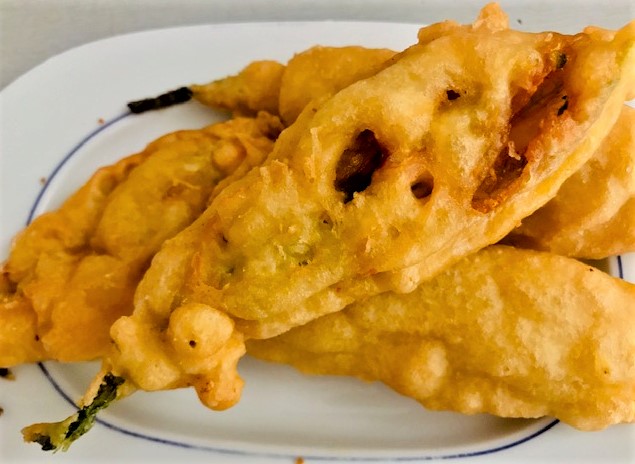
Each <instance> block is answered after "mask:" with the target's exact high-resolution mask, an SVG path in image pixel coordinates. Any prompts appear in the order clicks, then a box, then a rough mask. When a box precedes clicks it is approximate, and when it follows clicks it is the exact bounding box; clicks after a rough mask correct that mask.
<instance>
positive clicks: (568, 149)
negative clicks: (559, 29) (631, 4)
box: [0, 4, 635, 449]
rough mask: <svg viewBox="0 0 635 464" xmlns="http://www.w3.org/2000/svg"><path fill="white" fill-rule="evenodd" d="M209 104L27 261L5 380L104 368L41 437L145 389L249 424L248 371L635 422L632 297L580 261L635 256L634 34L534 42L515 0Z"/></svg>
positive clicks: (222, 89) (32, 231)
mask: <svg viewBox="0 0 635 464" xmlns="http://www.w3.org/2000/svg"><path fill="white" fill-rule="evenodd" d="M191 90H192V93H193V95H194V97H195V98H196V99H197V100H199V101H200V102H202V103H205V104H208V105H210V106H213V107H215V108H224V109H228V110H230V111H231V112H232V113H233V118H232V119H230V120H229V121H228V122H225V123H221V124H218V125H215V126H211V127H208V128H205V129H202V130H199V131H189V132H182V133H177V134H171V135H167V136H165V137H163V138H161V139H159V140H158V141H156V142H154V143H152V144H151V145H149V147H148V148H147V149H146V150H145V151H143V152H142V153H140V154H137V155H134V156H132V157H130V158H127V159H125V160H123V161H121V162H120V163H117V164H116V165H114V166H111V167H108V168H103V169H102V170H100V171H99V172H98V173H96V174H95V176H94V177H93V178H92V179H91V180H90V181H89V183H88V184H87V185H86V186H85V187H83V188H82V189H81V190H80V191H79V192H78V193H76V194H75V195H74V196H73V197H71V198H70V199H69V200H68V201H67V202H66V203H65V204H64V205H63V206H62V208H61V209H60V210H58V211H56V212H52V213H48V214H46V215H44V216H42V217H41V218H39V219H37V220H36V221H34V222H33V224H31V225H30V226H29V227H27V229H26V230H25V231H24V232H23V233H22V234H21V235H20V236H19V237H18V238H17V240H16V242H15V245H14V247H13V250H12V252H11V255H10V256H9V259H8V260H7V262H6V263H5V266H4V273H3V282H2V288H1V290H2V297H1V298H2V300H1V301H2V303H1V306H0V320H1V321H2V324H0V348H1V351H0V365H5V366H10V365H15V364H19V363H23V362H32V361H37V360H44V359H57V360H63V361H80V360H87V359H93V358H95V357H98V358H101V359H102V370H101V372H100V374H99V375H98V376H97V378H96V379H95V381H94V383H93V384H92V386H91V387H90V388H89V389H88V391H87V393H86V396H85V398H84V399H83V403H82V404H83V409H82V410H81V411H80V413H78V414H76V415H74V416H71V417H70V418H68V419H67V420H66V421H64V422H61V423H56V424H36V425H33V426H30V427H27V428H26V429H25V431H24V433H25V438H26V439H27V440H28V441H36V442H38V443H40V444H41V445H42V446H43V448H45V449H58V448H62V449H64V448H66V447H67V446H68V445H69V444H70V443H71V442H72V441H73V440H74V439H76V438H77V437H78V436H79V435H81V434H82V433H84V432H85V431H86V430H87V429H88V428H89V427H90V424H91V421H92V420H94V414H96V412H97V411H98V410H99V409H100V408H102V407H103V406H105V405H107V403H108V402H110V401H112V400H113V399H116V398H122V397H124V396H127V395H129V394H131V393H133V392H134V391H136V390H146V391H156V390H164V389H173V388H184V387H190V386H193V387H194V388H195V389H196V391H197V393H198V395H199V398H200V399H201V401H202V402H203V403H204V404H205V405H206V406H208V407H210V408H212V409H224V408H227V407H230V406H232V405H233V404H235V403H236V402H237V401H238V400H239V398H240V393H241V389H242V385H243V381H242V379H241V377H240V376H239V375H238V372H237V364H238V361H239V360H240V359H241V358H242V357H243V355H244V354H245V352H246V351H248V352H250V353H252V354H254V355H256V356H258V357H261V358H263V359H269V360H273V361H277V362H284V363H289V364H292V365H294V366H296V367H298V368H299V369H301V370H303V371H305V372H309V373H317V374H338V375H353V376H357V377H360V378H363V379H366V380H380V381H382V382H385V383H386V384H387V385H389V386H391V387H392V388H394V389H395V390H396V391H398V392H400V393H402V394H405V395H408V396H410V397H412V398H414V399H416V400H417V401H419V402H420V403H422V404H423V405H424V406H426V407H429V408H433V409H449V410H454V411H460V412H465V413H478V412H487V413H492V414H497V415H500V416H504V417H540V416H544V415H554V416H556V417H558V418H560V419H562V420H564V421H566V422H567V423H569V424H571V425H573V426H575V427H578V428H580V429H585V430H592V429H600V428H603V427H606V426H608V425H610V424H615V423H619V422H630V421H634V420H635V362H634V361H635V312H633V310H632V308H633V307H635V285H633V284H630V283H627V282H624V281H622V280H620V279H617V278H614V277H611V276H609V275H607V274H604V273H603V272H601V271H600V270H598V269H595V268H593V267H590V266H589V265H587V264H584V263H582V262H580V261H578V260H576V259H574V258H576V257H577V258H594V259H598V258H603V257H606V256H609V255H612V254H616V253H623V252H627V251H635V232H634V230H635V227H634V226H635V216H634V215H633V208H634V207H635V200H634V198H635V179H634V174H633V172H634V171H633V166H634V165H635V141H634V140H633V135H634V134H633V122H634V119H635V116H634V113H633V110H631V109H630V108H628V107H626V106H624V102H625V101H626V100H628V99H629V98H632V97H633V95H634V94H635V23H631V24H629V25H627V26H625V27H624V28H623V29H621V30H619V31H616V32H615V31H607V30H601V29H598V28H588V29H586V30H585V31H584V32H582V33H579V34H577V35H572V36H569V35H562V34H558V33H554V32H545V33H522V32H518V31H513V30H510V29H509V27H508V24H507V18H506V16H505V15H504V13H503V12H502V11H501V10H500V8H499V7H498V6H497V5H495V4H492V5H488V6H487V7H485V8H484V9H483V10H482V12H481V14H480V16H479V17H478V18H477V20H476V21H475V22H474V24H472V25H467V26H464V25H459V24H456V23H454V22H452V21H446V22H443V23H439V24H434V25H431V26H429V27H425V28H423V29H421V31H420V33H419V37H418V43H417V44H415V45H413V46H412V47H410V48H408V49H406V50H404V51H402V52H400V53H396V52H393V51H390V50H374V49H364V48H361V47H345V48H326V47H316V48H312V49H310V50H307V51H306V52H303V53H300V54H298V55H297V56H295V57H294V58H293V59H292V60H290V62H289V63H288V64H287V65H286V66H285V65H282V64H279V63H274V62H270V61H263V62H255V63H252V64H251V65H249V66H248V67H247V68H245V70H244V71H242V72H241V73H240V74H238V75H236V76H232V77H229V78H225V79H222V80H220V81H215V82H212V83H210V84H206V85H197V86H192V87H191ZM281 121H282V122H281ZM283 127H284V130H282V128H283ZM281 130H282V132H280V131H281ZM274 139H275V142H274ZM581 198H584V199H589V201H588V202H584V203H581V201H580V199H581ZM521 247H523V248H521ZM87 328H90V333H91V334H95V336H93V337H86V336H84V335H82V334H83V333H86V332H87ZM111 340H112V343H111Z"/></svg>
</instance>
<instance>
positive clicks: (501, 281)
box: [247, 245, 635, 430]
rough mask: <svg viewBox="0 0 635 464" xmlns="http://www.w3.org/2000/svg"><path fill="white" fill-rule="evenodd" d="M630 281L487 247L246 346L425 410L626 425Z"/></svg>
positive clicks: (633, 385)
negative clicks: (363, 383) (410, 285)
mask: <svg viewBox="0 0 635 464" xmlns="http://www.w3.org/2000/svg"><path fill="white" fill-rule="evenodd" d="M634 307H635V285H634V284H631V283H628V282H625V281H623V280H621V279H618V278H615V277H611V276H609V275H607V274H605V273H603V272H601V271H600V270H598V269H594V268H592V267H589V266H588V265H585V264H582V263H581V262H579V261H576V260H573V259H571V258H566V257H563V256H558V255H554V254H550V253H545V252H537V251H530V250H520V249H515V248H512V247H506V246H500V245H496V246H492V247H488V248H486V249H484V250H482V251H480V252H477V253H474V254H472V255H470V256H468V257H466V258H464V259H463V260H461V261H460V262H459V263H457V264H456V265H454V266H452V267H451V268H449V269H448V270H446V271H445V272H443V273H441V274H440V275H438V276H436V277H435V278H434V279H432V280H430V281H428V282H425V283H423V284H421V285H420V286H419V287H418V288H417V289H416V290H414V291H413V292H411V293H409V294H407V295H399V294H396V293H392V292H388V293H384V294H381V295H378V296H375V297H372V298H369V299H367V300H364V301H360V302H357V303H354V304H352V305H350V306H349V307H348V308H346V309H345V310H344V311H340V312H338V313H335V314H331V315H328V316H324V317H323V318H320V319H318V320H316V321H313V322H311V323H309V324H306V325H304V326H302V327H297V328H295V329H293V330H291V331H289V332H287V333H285V334H282V335H280V336H279V337H275V338H272V339H269V340H251V341H249V342H248V345H247V346H248V352H249V353H250V354H252V355H255V356H257V357H259V358H262V359H266V360H270V361H276V362H282V363H287V364H291V365H292V366H294V367H296V368H298V369H300V370H301V371H303V372H306V373H310V374H330V375H351V376H356V377H359V378H361V379H364V380H367V381H373V380H379V381H382V382H384V383H385V384H387V385H388V386H390V387H391V388H393V389H395V390H396V391H398V392H399V393H401V394H403V395H406V396H408V397H411V398H414V399H415V400H417V401H419V402H420V403H421V404H422V405H424V406H425V407H427V408H429V409H435V410H450V411H457V412H461V413H467V414H476V413H490V414H495V415H497V416H502V417H523V418H535V417H542V416H554V417H557V418H558V419H561V420H562V421H564V422H567V423H569V424H571V425H573V426H575V427H577V428H580V429H583V430H597V429H601V428H604V427H607V426H609V425H611V424H616V423H620V422H632V421H635V366H634V365H633V359H634V358H635V312H634V311H633V308H634Z"/></svg>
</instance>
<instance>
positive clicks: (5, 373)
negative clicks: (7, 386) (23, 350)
mask: <svg viewBox="0 0 635 464" xmlns="http://www.w3.org/2000/svg"><path fill="white" fill-rule="evenodd" d="M0 377H2V378H3V379H12V378H13V373H12V372H11V370H10V369H8V368H6V367H0Z"/></svg>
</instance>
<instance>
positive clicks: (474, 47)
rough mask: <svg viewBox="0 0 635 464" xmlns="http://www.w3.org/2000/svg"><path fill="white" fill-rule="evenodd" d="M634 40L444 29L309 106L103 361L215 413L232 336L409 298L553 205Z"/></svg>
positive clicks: (156, 285) (216, 212)
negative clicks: (367, 302)
mask: <svg viewBox="0 0 635 464" xmlns="http://www.w3.org/2000/svg"><path fill="white" fill-rule="evenodd" d="M494 29H496V28H494ZM634 42H635V24H631V25H630V26H627V27H625V28H624V29H622V30H621V31H619V32H618V33H617V34H615V37H614V39H611V40H601V39H599V38H597V37H593V36H588V35H585V34H580V35H577V36H563V35H559V34H555V33H543V34H528V33H520V32H515V31H511V30H497V29H496V30H494V31H492V30H490V28H487V27H484V26H482V27H470V28H459V29H457V30H456V31H453V32H451V33H448V34H446V35H443V36H442V37H439V38H438V39H436V40H434V41H432V42H430V43H428V44H425V45H415V46H414V47H412V48H410V49H409V50H408V52H407V53H404V54H402V55H401V56H400V57H399V58H398V59H396V60H395V61H394V62H393V63H392V64H391V65H390V66H388V67H387V68H385V69H384V70H382V71H380V72H379V73H377V74H375V75H374V76H372V77H370V78H368V79H364V80H360V81H357V82H356V83H354V84H352V85H350V86H349V87H347V88H345V89H343V90H342V91H340V92H338V93H337V94H336V95H334V96H333V97H332V98H330V99H328V100H326V101H325V102H323V103H322V104H321V105H319V106H313V105H310V106H309V107H307V108H306V109H305V110H304V112H303V113H302V114H301V116H300V117H299V118H298V119H297V121H296V122H295V123H294V124H293V125H292V126H291V127H289V128H288V129H286V130H285V131H284V132H283V133H282V134H281V136H280V137H279V138H278V140H277V141H276V144H275V147H274V150H273V152H272V155H271V156H270V157H269V158H268V159H267V161H266V162H265V164H264V165H263V166H262V167H260V168H257V169H254V170H252V171H250V172H249V173H247V174H246V175H245V176H244V177H242V178H240V179H238V180H236V181H235V182H233V183H230V184H228V185H227V186H226V187H225V188H224V189H223V190H221V191H219V192H218V194H217V195H215V196H214V198H213V200H212V202H211V203H210V206H209V207H208V209H207V210H206V211H205V212H204V213H203V214H202V215H201V217H200V218H198V219H197V220H196V221H195V222H194V223H193V224H192V226H190V227H188V228H187V229H186V230H184V231H183V232H182V233H180V234H178V235H177V236H175V237H174V238H173V239H171V240H168V241H167V242H166V243H165V245H164V246H163V248H162V250H161V251H160V252H159V253H158V254H157V255H156V256H155V258H154V260H153V263H152V266H151V267H150V269H149V270H148V272H147V273H146V274H145V276H144V278H143V280H142V281H141V283H140V284H139V287H138V288H137V292H136V294H135V304H134V306H135V309H134V312H133V314H132V315H131V316H129V317H123V318H120V319H119V320H118V321H117V322H115V324H114V325H113V326H112V329H111V335H112V337H113V339H114V341H115V343H116V350H114V351H113V353H111V355H110V356H109V358H108V359H107V360H106V365H107V366H109V367H110V370H111V371H112V372H113V374H115V375H117V376H122V377H125V378H126V379H128V380H129V381H130V382H132V383H133V384H135V385H137V386H138V387H139V388H141V389H145V390H159V389H166V388H177V387H185V386H190V385H193V386H194V387H195V388H196V390H197V392H198V394H199V397H200V398H201V400H202V401H203V402H204V403H205V404H206V405H208V406H210V407H212V408H217V409H222V408H226V407H228V406H231V405H232V404H233V403H234V402H236V401H237V400H238V398H239V395H240V389H241V386H242V380H241V379H240V377H239V376H238V374H237V372H236V370H235V368H236V364H237V362H238V360H239V359H240V357H241V356H242V354H243V352H244V341H243V339H244V338H245V337H247V338H268V337H272V336H275V335H278V334H280V333H282V332H284V331H287V330H289V329H290V328H292V327H294V326H298V325H301V324H304V323H307V322H309V321H311V320H314V319H316V318H317V317H320V316H322V315H325V314H328V313H333V312H337V311H339V310H341V309H342V308H344V307H345V306H346V305H348V304H350V303H352V302H354V301H356V300H357V299H361V298H364V297H368V296H372V295H374V294H378V293H382V292H386V291H394V292H397V293H403V292H409V291H412V290H413V289H414V288H416V287H417V286H418V285H419V284H420V283H421V282H422V281H425V280H426V279H429V278H431V277H433V276H434V275H435V274H437V273H439V272H441V271H442V270H443V269H444V268H446V267H448V266H450V265H452V264H453V263H455V262H456V261H458V260H459V259H460V258H462V257H464V256H466V255H468V254H471V253H473V252H474V251H476V250H478V249H480V248H482V247H484V246H486V245H488V244H490V243H493V242H496V241H498V240H500V239H501V238H502V237H503V236H504V235H506V234H507V233H508V232H509V231H510V230H511V229H512V228H513V227H515V226H516V225H517V224H518V222H519V221H520V220H521V219H522V218H524V217H526V216H527V215H528V214H530V213H532V212H533V211H535V210H536V209H537V208H538V207H540V206H542V205H543V204H544V203H546V202H547V201H548V200H549V199H551V198H552V197H553V196H554V195H555V194H556V192H557V190H558V188H559V187H560V185H561V184H562V183H563V182H564V180H566V178H568V177H569V176H570V175H571V174H572V173H573V172H575V171H576V170H577V169H579V168H580V167H581V166H582V165H583V164H584V163H585V162H586V161H587V160H588V159H589V158H590V157H591V155H592V153H593V152H594V151H595V150H596V149H597V148H598V146H599V143H600V141H601V140H602V139H603V138H604V137H605V136H606V134H607V133H608V131H609V130H610V128H611V127H612V126H613V124H614V123H615V120H616V119H617V116H618V114H619V112H620V110H621V107H622V104H623V101H624V98H625V95H626V93H627V91H628V88H630V86H631V85H632V80H633V79H634V78H635V76H633V73H635V65H634V64H635V63H634V61H635V51H634V47H635V44H634ZM466 50H469V53H466ZM563 57H566V59H565V58H563ZM598 66H600V68H601V69H603V70H604V72H602V73H597V72H596V70H597V69H598ZM193 321H201V322H200V323H194V322H193ZM206 321H207V322H206ZM208 334H217V336H218V337H219V339H220V340H222V341H223V343H215V342H214V343H211V342H208V340H209V336H208ZM201 341H203V342H201ZM188 346H189V349H188ZM202 360H204V362H202Z"/></svg>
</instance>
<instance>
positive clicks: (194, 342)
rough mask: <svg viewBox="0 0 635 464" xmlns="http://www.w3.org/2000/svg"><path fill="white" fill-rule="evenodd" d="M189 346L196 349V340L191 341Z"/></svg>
mask: <svg viewBox="0 0 635 464" xmlns="http://www.w3.org/2000/svg"><path fill="white" fill-rule="evenodd" d="M189 345H190V346H191V347H192V348H196V340H190V342H189Z"/></svg>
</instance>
